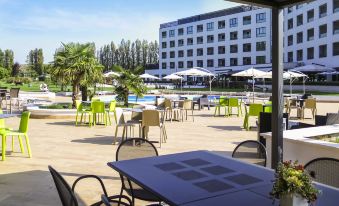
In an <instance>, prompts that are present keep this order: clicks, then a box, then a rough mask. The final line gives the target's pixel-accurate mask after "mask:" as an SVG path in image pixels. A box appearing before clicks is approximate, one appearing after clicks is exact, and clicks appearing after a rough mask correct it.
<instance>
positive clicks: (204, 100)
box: [199, 97, 209, 105]
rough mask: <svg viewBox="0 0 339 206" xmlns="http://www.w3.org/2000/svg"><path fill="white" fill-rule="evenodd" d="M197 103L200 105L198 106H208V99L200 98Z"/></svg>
mask: <svg viewBox="0 0 339 206" xmlns="http://www.w3.org/2000/svg"><path fill="white" fill-rule="evenodd" d="M199 103H200V105H208V104H209V101H208V98H207V97H201V98H200V99H199Z"/></svg>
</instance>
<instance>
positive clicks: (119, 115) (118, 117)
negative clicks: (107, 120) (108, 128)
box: [115, 107, 126, 124]
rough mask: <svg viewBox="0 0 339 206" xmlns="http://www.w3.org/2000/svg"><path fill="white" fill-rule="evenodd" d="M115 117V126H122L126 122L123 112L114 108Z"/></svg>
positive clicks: (118, 108)
mask: <svg viewBox="0 0 339 206" xmlns="http://www.w3.org/2000/svg"><path fill="white" fill-rule="evenodd" d="M115 117H116V118H115V119H116V120H117V122H116V124H124V123H125V122H126V121H125V117H124V114H123V110H122V108H120V107H117V108H115Z"/></svg>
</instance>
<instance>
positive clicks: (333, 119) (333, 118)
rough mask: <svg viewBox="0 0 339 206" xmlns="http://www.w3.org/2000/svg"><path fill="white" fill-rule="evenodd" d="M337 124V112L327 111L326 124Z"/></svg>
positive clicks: (338, 119)
mask: <svg viewBox="0 0 339 206" xmlns="http://www.w3.org/2000/svg"><path fill="white" fill-rule="evenodd" d="M332 124H339V113H327V115H326V125H332Z"/></svg>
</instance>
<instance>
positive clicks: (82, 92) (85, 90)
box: [81, 86, 88, 101]
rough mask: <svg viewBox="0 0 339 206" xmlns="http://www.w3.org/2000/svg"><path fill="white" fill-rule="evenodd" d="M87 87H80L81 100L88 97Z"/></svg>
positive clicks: (85, 99)
mask: <svg viewBox="0 0 339 206" xmlns="http://www.w3.org/2000/svg"><path fill="white" fill-rule="evenodd" d="M87 89H88V87H87V86H82V87H81V99H82V101H87V97H88V92H87Z"/></svg>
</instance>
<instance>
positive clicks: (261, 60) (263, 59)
mask: <svg viewBox="0 0 339 206" xmlns="http://www.w3.org/2000/svg"><path fill="white" fill-rule="evenodd" d="M256 62H257V64H265V63H266V56H256Z"/></svg>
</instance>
